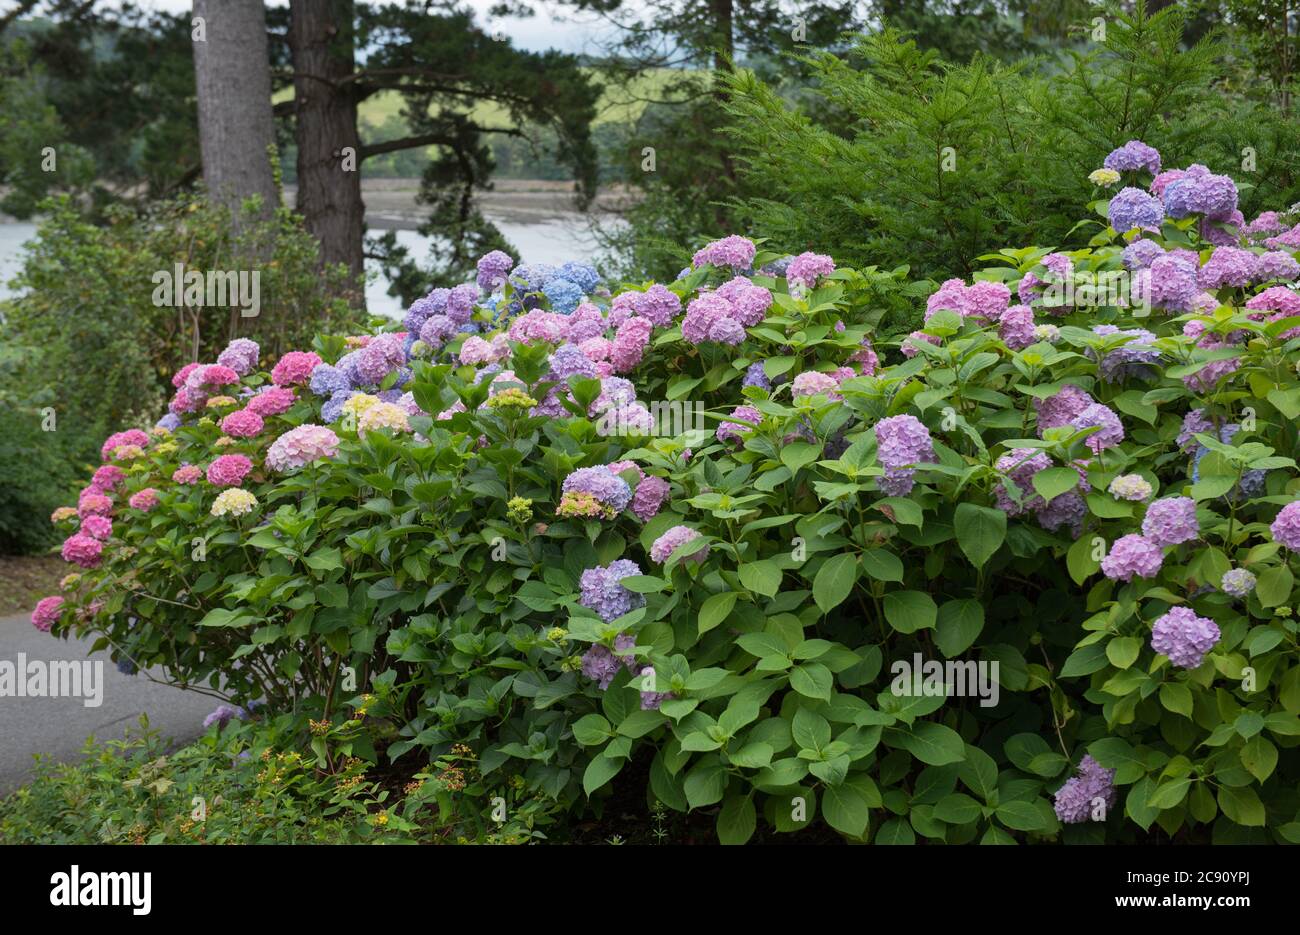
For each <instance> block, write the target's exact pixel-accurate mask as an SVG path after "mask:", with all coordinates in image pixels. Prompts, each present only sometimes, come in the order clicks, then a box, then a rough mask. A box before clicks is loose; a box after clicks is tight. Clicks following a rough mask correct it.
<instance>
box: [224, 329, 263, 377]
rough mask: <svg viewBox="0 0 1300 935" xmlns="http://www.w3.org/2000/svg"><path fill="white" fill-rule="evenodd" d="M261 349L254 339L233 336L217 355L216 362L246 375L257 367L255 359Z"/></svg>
mask: <svg viewBox="0 0 1300 935" xmlns="http://www.w3.org/2000/svg"><path fill="white" fill-rule="evenodd" d="M260 354H261V350H260V349H259V348H258V346H257V342H256V341H250V340H249V339H248V338H235V340H233V341H231V342H230V343H229V344H227V345H226V349H225V350H224V351H222V352H221V354H220V355H219V356H218V357H217V363H219V364H221V366H223V367H229V368H230V369H231V370H233V371H235V373H237V374H239V375H240V376H241V377H246V376H248V375H249V374H250V373H252V372H253V371H254V370H256V369H257V359H258V356H259V355H260Z"/></svg>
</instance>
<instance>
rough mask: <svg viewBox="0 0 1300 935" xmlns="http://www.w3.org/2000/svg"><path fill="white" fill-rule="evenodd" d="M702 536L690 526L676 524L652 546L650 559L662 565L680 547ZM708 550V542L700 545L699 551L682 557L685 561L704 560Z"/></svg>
mask: <svg viewBox="0 0 1300 935" xmlns="http://www.w3.org/2000/svg"><path fill="white" fill-rule="evenodd" d="M699 538H701V536H700V534H699V533H698V532H697V531H696V530H694V529H692V528H691V527H689V526H674V527H672V528H671V529H669V530H668V531H667V532H665V533H664V534H663V535H661V536H660V537H659V538H658V539H656V540H655V541H654V543H653V544H652V545H651V546H650V559H651V561H654V562H657V563H659V564H660V565H662V564H663V563H664V562H666V561H668V559H669V558H670V557H671V556H672V554H673V553H674V552H676V551H677V550H678V549H679V548H681V547H682V546H684V545H686V544H687V543H691V542H694V541H695V540H697V539H699ZM707 551H708V543H704V544H702V545H701V546H700V549H699V551H698V552H691V553H689V554H687V555H685V556H684V557H683V558H682V561H683V562H702V561H704V555H705V553H706V552H707Z"/></svg>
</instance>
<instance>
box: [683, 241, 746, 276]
mask: <svg viewBox="0 0 1300 935" xmlns="http://www.w3.org/2000/svg"><path fill="white" fill-rule="evenodd" d="M757 252H758V248H757V247H755V246H754V242H753V241H752V240H748V239H746V238H744V237H741V236H739V235H737V234H732V235H731V236H730V237H723V238H722V239H721V240H715V241H713V242H712V243H710V244H708V245H706V246H705V247H703V248H702V249H700V250H697V251H696V252H695V256H694V257H692V258H691V266H693V267H695V268H696V269H699V268H700V267H701V266H704V265H705V264H706V263H707V264H709V265H711V266H729V267H731V268H732V269H734V270H746V269H749V268H750V266H751V265H753V262H754V254H755V253H757Z"/></svg>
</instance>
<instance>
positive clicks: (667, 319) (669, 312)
mask: <svg viewBox="0 0 1300 935" xmlns="http://www.w3.org/2000/svg"><path fill="white" fill-rule="evenodd" d="M630 295H631V296H632V299H631V303H632V309H633V310H634V311H635V312H636V313H637V314H638V315H640V316H641V317H642V318H646V319H649V321H650V322H651V323H652V324H654V325H655V326H656V327H658V328H663V327H666V326H667V325H669V324H671V323H672V321H673V319H674V318H676V317H677V313H678V312H680V311H681V310H682V300H681V298H680V297H679V296H678V295H677V293H675V292H673V291H672V290H671V289H669V288H668V287H667V286H661V285H659V284H658V283H655V284H654V285H653V286H651V287H650V288H649V289H647V290H646V291H645V292H633V293H630Z"/></svg>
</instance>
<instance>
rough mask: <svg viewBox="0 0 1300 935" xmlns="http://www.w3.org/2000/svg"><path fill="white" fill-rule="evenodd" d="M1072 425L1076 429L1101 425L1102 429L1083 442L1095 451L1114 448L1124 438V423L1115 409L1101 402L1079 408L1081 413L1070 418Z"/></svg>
mask: <svg viewBox="0 0 1300 935" xmlns="http://www.w3.org/2000/svg"><path fill="white" fill-rule="evenodd" d="M1070 425H1072V426H1074V427H1075V428H1076V429H1088V428H1092V427H1093V426H1098V427H1100V431H1098V432H1094V433H1093V434H1091V435H1089V436H1088V437H1087V438H1086V439H1084V442H1083V443H1084V444H1085V445H1087V446H1088V447H1089V448H1091V449H1092V450H1093V451H1094V452H1101V451H1105V450H1106V449H1107V448H1114V447H1115V446H1116V445H1118V444H1119V443H1120V442H1122V441H1123V440H1124V424H1123V423H1122V422H1120V420H1119V416H1117V415H1116V414H1115V410H1113V409H1111V408H1110V407H1109V406H1105V405H1102V404H1101V403H1093V404H1092V405H1090V406H1085V407H1084V408H1083V409H1081V410H1079V413H1078V414H1077V415H1076V416H1075V417H1074V418H1073V419H1071V420H1070Z"/></svg>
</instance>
